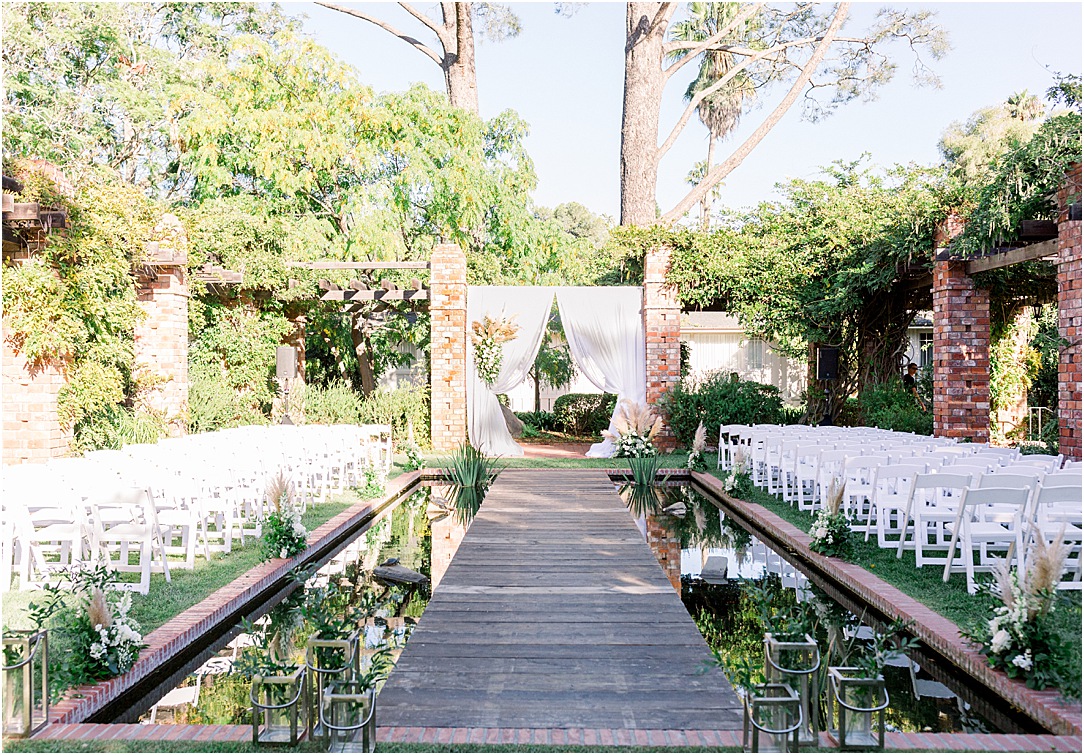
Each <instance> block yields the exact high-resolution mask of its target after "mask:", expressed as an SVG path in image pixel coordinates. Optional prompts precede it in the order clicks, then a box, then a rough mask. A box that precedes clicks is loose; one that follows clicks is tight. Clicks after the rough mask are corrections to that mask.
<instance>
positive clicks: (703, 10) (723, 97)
mask: <svg viewBox="0 0 1084 755" xmlns="http://www.w3.org/2000/svg"><path fill="white" fill-rule="evenodd" d="M740 8H741V3H689V15H688V18H685V19H684V20H682V21H678V22H677V23H676V24H674V26H673V27H672V29H671V30H670V35H671V38H672V39H674V40H677V41H681V42H701V41H703V40H705V39H707V38H708V37H711V36H712V35H714V34H715V33H717V32H718V31H719V30H721V29H725V28H726V27H727V25H729V24H730V22H731V21H732V20H733V19H734V16H735V15H736V14H737V13H738V11H739V9H740ZM754 24H756V17H755V16H754V17H753V18H751V19H749V20H748V21H746V22H745V24H742V25H740V26H739V27H738V28H737V29H735V30H734V32H733V36H732V37H731V38H729V39H723V40H720V44H726V43H733V42H739V41H742V40H744V39H746V38H747V37H748V33H749V31H750V30H751V28H752V27H753V25H754ZM688 52H689V51H688V50H676V51H674V53H673V57H674V58H681V57H683V56H684V55H686V54H688ZM734 65H735V62H734V55H733V54H732V53H729V52H727V51H725V50H707V51H705V52H704V53H702V57H701V59H700V70H699V71H698V72H697V76H696V78H695V79H693V81H692V83H690V84H689V88H688V89H687V90H685V101H686V102H688V101H690V100H692V98H693V97H695V96H696V94H697V92H700V91H702V90H704V89H707V88H708V87H709V86H711V85H712V84H713V83H715V82H716V81H718V80H719V79H720V78H722V77H723V76H725V75H726V74H727V73H729V72H730V70H731V69H732V68H733V67H734ZM755 97H756V84H755V81H754V79H753V76H752V75H750V72H749V70H748V69H747V70H745V71H742V72H741V73H739V74H737V75H736V76H735V77H734V78H733V79H731V80H730V81H729V82H728V83H727V85H726V86H724V87H722V88H721V89H720V90H719V91H717V92H715V93H714V94H711V95H710V96H708V97H705V98H704V99H703V100H702V101H701V102H700V104H699V105H698V106H697V108H696V114H697V116H698V117H699V118H700V122H701V123H703V124H704V125H705V126H706V127H707V129H708V156H707V160H706V162H705V163H704V164H703V165H704V168H703V170H702V172H700V175H706V174H707V173H708V171H710V170H711V167H712V162H713V160H714V157H715V141H716V140H717V139H721V138H723V137H725V136H726V135H727V134H729V133H730V132H731V131H733V130H734V129H735V128H736V127H737V125H738V122H739V121H740V120H741V116H742V113H743V112H744V110H745V106H746V105H747V104H748V103H749V102H750V101H752V100H753V99H754V98H755ZM695 172H698V171H697V169H696V168H694V173H695ZM690 175H691V174H690ZM711 201H712V198H711V197H710V196H706V197H704V199H703V200H702V201H701V222H702V223H703V224H704V227H705V228H707V225H708V222H709V221H708V218H709V212H708V210H709V208H710V204H711Z"/></svg>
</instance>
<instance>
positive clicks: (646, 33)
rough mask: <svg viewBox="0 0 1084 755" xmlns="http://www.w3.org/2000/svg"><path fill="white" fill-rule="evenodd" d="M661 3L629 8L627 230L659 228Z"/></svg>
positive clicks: (624, 152)
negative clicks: (658, 150)
mask: <svg viewBox="0 0 1084 755" xmlns="http://www.w3.org/2000/svg"><path fill="white" fill-rule="evenodd" d="M660 6H661V3H629V4H628V6H627V11H626V21H625V98H624V105H623V109H622V114H621V225H643V226H648V225H653V224H654V223H655V218H656V210H655V185H656V183H657V181H658V176H659V166H658V163H657V162H656V160H655V153H656V151H657V149H658V140H659V108H660V107H661V105H662V92H663V87H664V86H665V84H666V79H665V77H664V75H663V70H662V59H663V42H664V41H665V35H666V27H667V21H668V19H669V16H668V15H667V17H666V19H661V20H660V19H657V18H656V16H658V15H659V13H660Z"/></svg>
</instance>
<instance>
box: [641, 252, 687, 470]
mask: <svg viewBox="0 0 1084 755" xmlns="http://www.w3.org/2000/svg"><path fill="white" fill-rule="evenodd" d="M669 268H670V248H669V247H665V246H660V247H656V248H654V249H651V250H650V251H648V253H647V254H646V255H645V257H644V340H645V354H646V356H647V403H648V405H649V406H653V407H655V410H656V412H658V413H659V414H662V415H663V422H664V423H665V422H666V419H667V418H666V416H665V414H664V413H663V412H662V411H661V409H660V408H659V407H658V403H657V402H658V400H659V399H660V398H661V397H662V396H663V394H665V393H666V392H667V391H668V390H670V388H672V387H673V386H674V385H676V384H677V382H678V381H679V380H680V379H681V369H680V367H681V307H680V306H679V305H678V300H677V293H676V292H675V291H674V289H673V287H671V286H668V285H667V284H666V272H667V270H668V269H669ZM656 445H658V446H659V448H660V449H662V450H663V451H672V450H673V449H674V448H675V447H676V445H677V440H676V438H674V434H673V433H672V432H671V431H670V425H669V424H665V425H664V427H663V431H662V433H660V435H659V437H658V439H657V440H656Z"/></svg>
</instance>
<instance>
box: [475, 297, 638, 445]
mask: <svg viewBox="0 0 1084 755" xmlns="http://www.w3.org/2000/svg"><path fill="white" fill-rule="evenodd" d="M554 292H556V293H557V306H558V309H559V310H560V312H561V322H562V324H563V326H564V329H565V336H566V337H567V338H568V344H569V350H570V351H571V352H572V359H573V361H574V362H575V364H576V367H577V368H578V369H579V370H580V371H581V372H582V373H583V374H584V375H585V376H586V377H587V379H588V380H590V381H591V383H592V384H593V385H594V386H595V387H597V388H598V389H599V390H600V391H603V392H606V393H614V394H617V398H618V403H620V401H621V400H622V399H626V398H627V399H631V400H632V401H635V402H637V403H645V402H646V400H647V367H646V356H645V354H646V349H645V344H644V324H643V289H641V288H639V287H631V286H600V287H586V288H584V287H548V286H469V287H468V288H467V330H468V333H467V338H468V345H467V434H468V437H469V438H470V442H471V444H472V445H473V446H474V447H475V448H477V449H479V450H480V451H482V452H483V453H485V454H487V455H489V456H522V455H523V449H522V448H521V447H520V446H519V444H517V443H516V442H515V440H513V439H512V435H511V433H509V432H508V427H507V425H506V424H505V422H504V415H503V413H502V412H501V407H500V403H499V402H498V400H497V394H498V393H504V392H506V391H509V390H511V389H512V388H514V387H515V386H517V385H519V384H520V383H521V382H523V380H524V379H525V378H526V377H527V373H528V372H529V371H530V369H531V365H533V364H534V360H535V356H536V355H537V354H538V349H539V347H540V346H541V345H542V338H543V337H544V336H545V332H546V322H547V320H548V318H549V312H550V306H551V304H552V303H553V295H554ZM485 315H489V316H490V317H501V316H504V317H511V316H515V318H516V324H517V325H518V326H519V331H518V333H517V334H516V337H515V338H514V339H512V340H511V341H508V342H506V343H505V344H504V346H503V349H502V355H501V356H502V359H501V369H500V373H499V374H498V376H497V379H496V380H495V381H494V382H493V384H492V385H488V384H486V382H485V381H483V380H482V379H481V378H479V377H478V372H477V369H476V367H475V364H474V349H473V346H472V345H471V343H470V340H469V339H470V328H471V324H472V323H474V322H476V321H480V320H481V319H482V318H483V317H484V316H485ZM615 413H616V410H615ZM610 431H611V432H613V431H614V425H613V417H611V418H610ZM613 452H614V448H613V444H612V443H611V442H609V441H605V440H604V441H603V442H601V443H596V444H594V445H593V446H591V449H590V450H589V451H588V452H587V456H590V457H596V458H608V457H610V456H613Z"/></svg>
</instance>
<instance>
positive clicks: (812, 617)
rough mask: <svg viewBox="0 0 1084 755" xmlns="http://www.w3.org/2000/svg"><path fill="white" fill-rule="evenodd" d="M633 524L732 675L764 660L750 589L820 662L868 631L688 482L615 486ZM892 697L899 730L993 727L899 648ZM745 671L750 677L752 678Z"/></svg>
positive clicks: (838, 659) (890, 674)
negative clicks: (797, 619)
mask: <svg viewBox="0 0 1084 755" xmlns="http://www.w3.org/2000/svg"><path fill="white" fill-rule="evenodd" d="M620 490H621V496H622V498H623V499H624V500H625V502H626V504H627V505H628V507H629V511H630V513H631V514H632V516H633V518H634V519H635V521H636V524H637V526H638V527H639V529H640V532H641V533H643V535H644V537H645V539H646V540H647V542H648V543H649V544H650V546H651V549H652V550H653V551H654V553H655V556H656V558H658V560H659V564H660V565H661V566H662V568H663V570H664V571H665V572H666V573H667V576H668V577H669V578H670V582H671V583H672V584H673V585H674V586H675V589H680V591H681V598H682V601H683V602H684V603H685V607H686V608H687V609H688V610H689V613H690V615H691V616H692V617H693V620H694V621H695V622H696V625H697V627H698V628H699V629H700V631H701V633H702V634H703V635H704V637H705V639H706V640H707V641H708V644H709V646H710V647H711V648H712V650H713V651H714V652H715V653H716V655H717V657H718V658H719V659H720V661H721V662H722V665H723V667H724V670H725V671H726V672H727V674H728V676H731V678H732V679H734V678H735V675H736V674H738V673H741V672H740V670H741V669H742V668H761V667H763V658H764V646H763V637H764V631H765V624H764V620H763V619H762V617H761V609H762V606H763V603H764V600H763V598H762V599H761V600H760V601H758V600H756V599H755V598H754V596H753V595H752V593H753V592H754V591H753V590H751V589H750V587H751V586H752V585H754V584H755V585H757V586H759V587H760V588H762V590H770V591H771V595H772V597H771V610H772V611H775V612H778V613H780V614H785V615H802V616H805V617H806V618H807V619H808V621H809V622H810V623H811V624H812V625H813V627H814V632H813V634H814V637H815V638H816V639H817V641H818V643H819V644H820V646H821V648H822V650H823V649H824V648H828V655H827V657H826V662H825V664H824V665H825V666H827V665H833V666H838V665H846V660H845V659H846V656H847V654H848V652H852V653H853V652H856V651H857V650H859V649H860V646H861V645H862V644H863V642H864V641H866V640H868V639H870V637H871V636H872V631H873V630H872V629H871V627H869V626H867V625H866V624H865V622H864V621H863V618H864V617H857V616H855V615H854V614H852V613H851V612H850V611H848V610H846V609H845V608H844V607H843V606H841V605H840V604H839V603H837V602H835V601H834V600H832V599H831V598H830V597H829V596H828V595H827V594H826V593H824V591H822V590H820V589H819V588H818V587H816V586H815V585H813V584H812V583H811V582H810V581H809V579H808V578H807V577H806V575H804V574H803V573H802V572H801V571H799V570H798V569H797V568H795V567H794V566H793V565H792V564H791V563H790V562H789V561H787V560H786V559H784V558H782V557H781V556H780V555H779V554H777V553H776V552H775V551H773V550H772V549H771V548H769V547H768V546H766V545H765V544H764V543H762V542H760V541H759V540H758V539H757V538H755V537H754V536H753V535H752V534H750V533H749V532H748V531H747V530H745V529H743V528H742V527H741V526H739V525H738V524H737V523H736V522H734V521H732V520H730V519H729V518H728V517H727V516H726V515H725V513H723V512H722V511H721V510H720V509H719V508H718V507H716V506H715V505H714V504H713V503H712V502H711V501H709V500H708V499H707V498H705V497H704V496H702V495H700V494H699V493H697V492H696V491H695V490H693V489H692V488H691V487H689V486H660V487H657V488H653V489H649V490H644V489H637V488H636V487H634V486H631V485H629V486H624V487H622V488H620ZM884 676H885V683H886V686H887V688H888V691H889V696H890V699H891V705H890V707H889V709H888V711H887V712H886V725H887V726H888V727H889V729H890V730H898V731H938V732H987V731H997V729H996V728H995V727H994V726H992V725H991V724H990V723H989V722H987V721H984V720H982V719H981V718H980V717H978V716H977V715H975V713H974V712H973V711H972V710H971V706H970V705H969V704H968V703H967V702H965V701H964V700H962V699H961V698H960V697H958V696H957V695H956V694H955V693H953V691H952V690H950V689H949V688H948V687H946V686H945V685H944V684H941V683H940V682H938V681H936V680H934V679H933V678H932V677H931V676H930V674H928V673H926V671H924V670H923V668H922V667H921V666H920V665H919V664H917V663H915V662H914V661H913V660H912V659H911V658H908V657H907V656H905V655H902V654H901V655H899V656H897V657H896V658H894V659H892V660H891V661H890V665H889V666H888V667H886V668H885V671H884ZM754 681H758V680H756V679H754Z"/></svg>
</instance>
